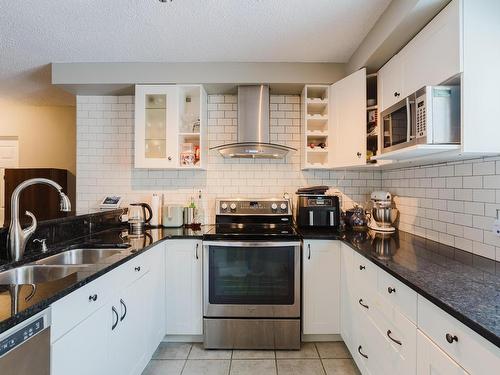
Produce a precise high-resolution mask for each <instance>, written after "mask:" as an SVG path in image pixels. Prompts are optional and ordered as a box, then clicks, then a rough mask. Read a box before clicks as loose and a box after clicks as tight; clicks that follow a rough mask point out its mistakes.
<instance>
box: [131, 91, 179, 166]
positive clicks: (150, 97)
mask: <svg viewBox="0 0 500 375" xmlns="http://www.w3.org/2000/svg"><path fill="white" fill-rule="evenodd" d="M178 117H179V89H178V87H177V86H175V85H170V86H166V85H164V86H161V85H137V86H136V87H135V167H136V168H176V167H178V165H179V156H178V154H179V152H178V132H179V130H178Z"/></svg>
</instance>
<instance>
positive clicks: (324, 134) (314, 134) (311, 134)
mask: <svg viewBox="0 0 500 375" xmlns="http://www.w3.org/2000/svg"><path fill="white" fill-rule="evenodd" d="M306 135H307V136H308V137H318V138H319V137H328V132H314V131H313V132H311V131H308V132H306Z"/></svg>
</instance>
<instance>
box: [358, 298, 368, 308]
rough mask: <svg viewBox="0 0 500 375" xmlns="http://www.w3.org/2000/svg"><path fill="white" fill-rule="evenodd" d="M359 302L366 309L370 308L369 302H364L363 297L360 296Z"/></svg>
mask: <svg viewBox="0 0 500 375" xmlns="http://www.w3.org/2000/svg"><path fill="white" fill-rule="evenodd" d="M358 302H359V304H360V305H361V306H363V307H364V308H365V309H369V308H370V307H369V306H368V305H367V304H365V303H363V299H362V298H360V299H359V301H358Z"/></svg>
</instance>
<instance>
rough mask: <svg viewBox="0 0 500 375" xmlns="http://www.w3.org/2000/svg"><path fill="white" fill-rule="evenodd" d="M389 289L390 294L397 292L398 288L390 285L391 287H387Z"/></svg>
mask: <svg viewBox="0 0 500 375" xmlns="http://www.w3.org/2000/svg"><path fill="white" fill-rule="evenodd" d="M387 291H388V292H389V294H392V293H396V288H393V287H391V286H390V287H389V288H387Z"/></svg>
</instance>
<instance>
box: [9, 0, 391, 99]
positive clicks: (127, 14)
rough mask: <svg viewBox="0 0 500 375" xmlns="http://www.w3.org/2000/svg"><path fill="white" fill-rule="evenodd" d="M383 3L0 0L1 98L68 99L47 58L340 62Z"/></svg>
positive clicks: (346, 0)
mask: <svg viewBox="0 0 500 375" xmlns="http://www.w3.org/2000/svg"><path fill="white" fill-rule="evenodd" d="M389 3H390V0H308V1H304V0H173V1H172V2H169V1H167V2H166V3H162V2H160V1H159V0H105V1H103V0H51V1H39V0H38V1H36V0H24V1H6V0H4V1H2V11H1V12H0V56H1V58H0V96H8V97H10V98H11V99H18V100H23V101H27V102H33V103H37V104H69V103H71V102H72V96H71V95H70V94H67V93H65V92H64V91H62V90H60V89H58V88H54V87H51V86H50V67H49V65H48V64H49V63H51V62H91V61H95V62H143V61H144V62H155V61H164V62H207V61H228V62H242V61H244V62H347V61H348V59H349V57H350V56H351V55H352V53H353V52H354V51H355V49H356V48H357V46H358V45H359V44H360V43H361V41H362V40H363V39H364V37H365V36H366V34H367V33H368V31H369V30H370V29H371V27H372V26H373V25H374V23H375V21H376V20H377V19H378V18H379V16H380V15H381V14H382V12H383V11H384V9H385V8H386V7H387V5H388V4H389Z"/></svg>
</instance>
